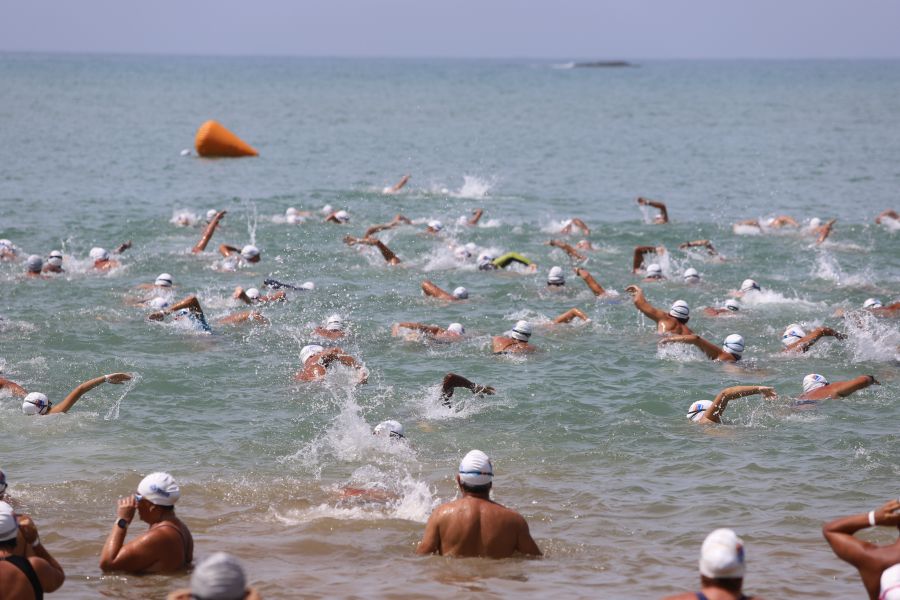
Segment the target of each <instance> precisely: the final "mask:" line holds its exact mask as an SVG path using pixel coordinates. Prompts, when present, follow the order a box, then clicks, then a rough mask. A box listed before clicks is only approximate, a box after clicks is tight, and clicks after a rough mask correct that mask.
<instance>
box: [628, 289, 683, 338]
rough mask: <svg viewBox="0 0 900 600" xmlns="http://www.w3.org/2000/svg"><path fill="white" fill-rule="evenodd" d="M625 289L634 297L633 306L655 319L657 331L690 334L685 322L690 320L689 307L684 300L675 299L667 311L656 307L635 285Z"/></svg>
mask: <svg viewBox="0 0 900 600" xmlns="http://www.w3.org/2000/svg"><path fill="white" fill-rule="evenodd" d="M625 291H626V292H628V293H629V294H631V295H632V296H633V297H634V307H635V308H636V309H638V310H639V311H641V312H642V313H643V314H645V315H647V316H648V317H650V318H651V319H653V320H654V321H656V332H657V333H665V334H669V333H675V334H684V335H687V334H691V333H693V331H691V328H690V327H688V325H687V323H688V321H690V320H691V308H690V307H689V306H688V304H687V302H685V301H684V300H676V301H675V302H673V303H672V306H670V307H669V312H668V313H666V312H663V311H662V310H660V309H658V308H656V307H655V306H653V305H652V304H650V303H649V302H647V299H646V298H645V297H644V291H643V290H642V289H641V288H639V287H638V286H636V285H629V286H628V287H627V288H625Z"/></svg>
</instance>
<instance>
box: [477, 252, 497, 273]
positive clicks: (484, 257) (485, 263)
mask: <svg viewBox="0 0 900 600" xmlns="http://www.w3.org/2000/svg"><path fill="white" fill-rule="evenodd" d="M495 258H497V257H496V256H494V255H493V254H491V253H490V252H482V253H481V254H479V255H478V268H479V269H483V268H487V267H489V266H493V262H494V259H495Z"/></svg>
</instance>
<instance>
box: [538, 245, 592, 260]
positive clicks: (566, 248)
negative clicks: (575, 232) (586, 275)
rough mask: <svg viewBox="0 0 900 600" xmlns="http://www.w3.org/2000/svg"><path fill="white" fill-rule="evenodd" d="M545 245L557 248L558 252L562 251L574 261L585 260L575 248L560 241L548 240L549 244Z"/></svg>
mask: <svg viewBox="0 0 900 600" xmlns="http://www.w3.org/2000/svg"><path fill="white" fill-rule="evenodd" d="M547 245H548V246H553V247H555V248H559V249H560V250H562V251H563V252H565V253H566V254H568V255H569V256H570V257H572V258H574V259H575V260H585V259H586V258H587V257H586V256H584V255H583V254H581V253H580V252H578V251H577V250H576V249H575V248H573V247H572V246H571V245H569V244H567V243H565V242H563V241H562V240H550V241H549V242H547Z"/></svg>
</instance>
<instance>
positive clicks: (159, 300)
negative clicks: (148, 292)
mask: <svg viewBox="0 0 900 600" xmlns="http://www.w3.org/2000/svg"><path fill="white" fill-rule="evenodd" d="M147 304H148V305H149V306H150V308H153V309H155V310H162V309H164V308H168V307H169V301H168V300H166V299H165V298H163V297H162V296H157V297H156V298H153V299H152V300H150V302H148V303H147Z"/></svg>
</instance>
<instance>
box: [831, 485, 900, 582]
mask: <svg viewBox="0 0 900 600" xmlns="http://www.w3.org/2000/svg"><path fill="white" fill-rule="evenodd" d="M898 526H900V500H897V499H891V500H888V501H887V502H886V503H885V504H883V505H882V506H880V507H879V508H876V509H875V510H870V511H869V512H868V513H864V512H863V513H858V514H855V515H851V516H849V517H842V518H840V519H835V520H834V521H831V522H830V523H825V525H823V526H822V535H824V536H825V540H826V541H827V542H828V545H829V546H831V549H832V550H833V551H834V554H835V555H836V556H837V557H838V558H840V559H841V560H843V561H845V562H848V563H850V564H851V565H853V566H854V567H856V570H857V571H859V576H860V578H861V579H862V583H863V585H864V586H865V588H866V592H867V593H868V594H869V598H870V600H889V599H892V598H894V596H892V595H886V594H889V593H890V590H886V589H884V588H883V587H882V586H881V582H882V581H883V580H882V575H883V574H884V573H886V572H887V570H889V569H890V568H891V567H893V566H894V565H897V564H900V539H897V540H894V542H893V543H891V544H887V545H884V546H879V545H877V544H873V543H872V542H867V541H865V540H861V539H859V538H857V537H856V536H855V535H854V534H855V533H856V532H857V531H862V530H863V529H868V528H870V527H890V528H892V529H894V530H896V529H897V527H898ZM894 573H896V569H895V570H894V572H892V573H891V575H894ZM894 577H896V575H894ZM886 583H887V582H886ZM893 584H894V586H895V588H894V593H896V589H897V588H900V581H898V580H896V579H895V580H894V581H893ZM879 592H880V594H881V595H879Z"/></svg>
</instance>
